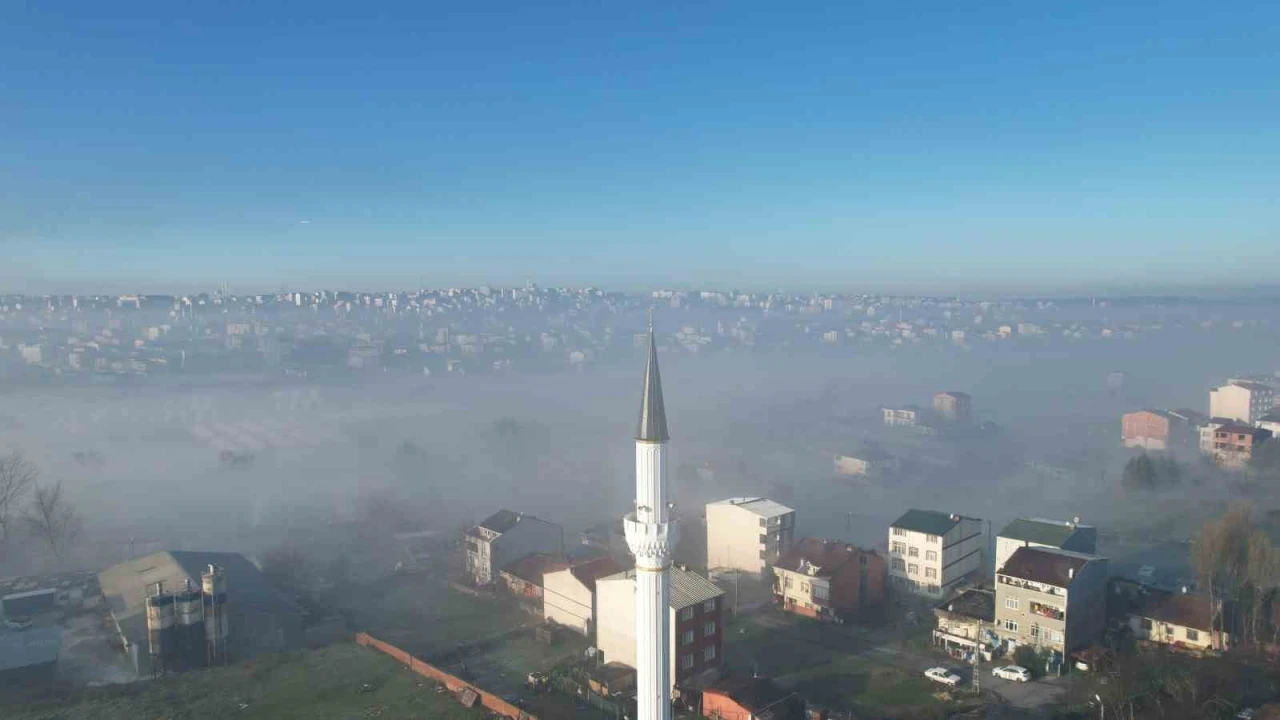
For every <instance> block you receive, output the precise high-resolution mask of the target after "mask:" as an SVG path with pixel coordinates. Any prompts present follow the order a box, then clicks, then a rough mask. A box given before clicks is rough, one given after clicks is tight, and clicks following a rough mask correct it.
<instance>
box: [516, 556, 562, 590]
mask: <svg viewBox="0 0 1280 720" xmlns="http://www.w3.org/2000/svg"><path fill="white" fill-rule="evenodd" d="M568 565H569V564H568V563H567V562H565V559H564V558H563V557H561V556H559V555H548V554H546V553H529V554H528V555H525V556H524V557H522V558H520V559H519V560H516V561H514V562H511V563H509V564H508V565H507V566H506V567H504V568H502V572H504V573H506V574H508V575H511V576H512V577H517V578H520V579H521V580H524V581H525V582H529V583H533V584H535V585H541V584H542V576H543V575H545V574H546V573H549V572H555V571H556V570H563V569H565V568H566V567H568Z"/></svg>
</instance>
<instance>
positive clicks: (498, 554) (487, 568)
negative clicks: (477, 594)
mask: <svg viewBox="0 0 1280 720" xmlns="http://www.w3.org/2000/svg"><path fill="white" fill-rule="evenodd" d="M563 551H564V533H563V530H562V528H561V527H560V526H559V525H556V524H555V523H550V522H547V521H546V520H541V519H539V518H536V517H534V516H532V515H525V514H523V513H518V512H512V511H511V510H499V511H498V512H496V513H494V514H492V515H490V516H489V517H487V518H485V519H484V521H482V522H481V523H480V524H479V525H477V526H475V527H473V528H471V529H470V530H468V531H467V536H466V561H467V574H468V575H470V576H471V579H472V581H473V582H475V584H477V585H490V584H492V583H493V582H494V581H495V580H496V579H497V576H498V571H499V570H500V569H501V568H503V567H505V566H506V565H507V564H508V563H510V562H512V561H513V560H516V559H517V558H520V557H522V556H524V555H528V554H530V553H546V554H553V555H560V554H563Z"/></svg>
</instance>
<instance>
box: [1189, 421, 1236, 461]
mask: <svg viewBox="0 0 1280 720" xmlns="http://www.w3.org/2000/svg"><path fill="white" fill-rule="evenodd" d="M1234 422H1235V421H1234V420H1230V419H1228V418H1219V417H1215V418H1209V419H1207V420H1205V421H1204V422H1202V423H1200V424H1199V425H1198V426H1196V430H1197V432H1199V434H1200V452H1201V453H1202V454H1204V455H1210V456H1212V455H1213V454H1214V452H1213V435H1214V433H1216V432H1217V431H1218V428H1220V427H1222V426H1223V425H1227V424H1231V423H1234Z"/></svg>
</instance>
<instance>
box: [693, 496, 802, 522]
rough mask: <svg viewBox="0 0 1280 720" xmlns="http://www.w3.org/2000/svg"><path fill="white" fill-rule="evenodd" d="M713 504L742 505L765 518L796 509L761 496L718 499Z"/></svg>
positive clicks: (744, 508) (741, 506)
mask: <svg viewBox="0 0 1280 720" xmlns="http://www.w3.org/2000/svg"><path fill="white" fill-rule="evenodd" d="M711 504H712V505H733V506H734V507H740V508H742V509H743V510H750V511H751V512H753V513H755V514H756V515H759V516H760V517H764V518H770V517H778V516H779V515H786V514H787V513H792V512H795V510H794V509H792V508H789V507H787V506H786V505H783V504H782V503H780V502H774V501H773V500H770V499H768V498H760V497H740V498H728V499H726V500H718V501H716V502H713V503H711Z"/></svg>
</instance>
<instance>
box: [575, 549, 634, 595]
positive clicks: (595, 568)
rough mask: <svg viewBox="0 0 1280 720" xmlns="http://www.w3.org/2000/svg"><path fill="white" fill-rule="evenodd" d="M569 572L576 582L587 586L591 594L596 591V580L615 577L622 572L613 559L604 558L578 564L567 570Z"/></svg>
mask: <svg viewBox="0 0 1280 720" xmlns="http://www.w3.org/2000/svg"><path fill="white" fill-rule="evenodd" d="M569 572H570V573H572V574H573V576H574V577H575V578H577V579H578V582H580V583H582V584H583V585H585V586H587V589H588V590H590V591H591V592H595V591H596V580H599V579H600V578H602V577H608V576H609V575H616V574H617V573H619V572H622V568H620V567H618V564H617V563H615V562H614V561H613V558H611V557H608V556H605V557H599V558H595V559H594V560H588V561H586V562H584V563H578V564H577V565H574V566H572V567H570V568H569Z"/></svg>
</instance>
